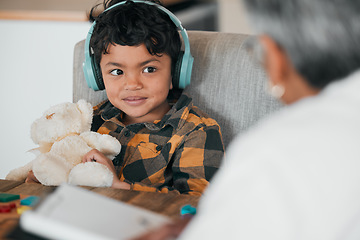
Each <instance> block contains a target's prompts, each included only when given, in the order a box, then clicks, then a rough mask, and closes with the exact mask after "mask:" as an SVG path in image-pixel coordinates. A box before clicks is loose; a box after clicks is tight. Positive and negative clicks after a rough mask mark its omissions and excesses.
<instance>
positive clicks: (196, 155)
mask: <svg viewBox="0 0 360 240" xmlns="http://www.w3.org/2000/svg"><path fill="white" fill-rule="evenodd" d="M223 156H224V146H223V142H222V137H221V133H220V128H219V126H218V125H211V126H205V127H201V128H199V129H198V130H195V131H192V132H191V133H189V135H188V136H187V137H186V138H185V139H184V141H183V143H182V144H181V145H180V146H178V147H177V149H176V151H175V153H174V155H173V162H172V163H170V164H171V166H170V167H171V170H172V172H173V186H171V187H168V186H166V187H162V188H155V187H149V186H145V185H143V184H141V183H133V184H132V186H131V189H134V190H140V191H150V192H155V191H156V192H163V193H167V192H170V191H171V192H179V193H187V194H191V195H201V194H202V193H203V191H204V190H205V188H206V187H207V185H208V183H209V180H210V179H211V178H212V177H213V175H214V174H215V172H216V171H217V170H218V168H219V167H220V163H221V161H222V158H223Z"/></svg>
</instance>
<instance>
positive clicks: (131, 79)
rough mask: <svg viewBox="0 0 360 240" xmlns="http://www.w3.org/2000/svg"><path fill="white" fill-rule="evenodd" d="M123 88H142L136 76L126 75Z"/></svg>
mask: <svg viewBox="0 0 360 240" xmlns="http://www.w3.org/2000/svg"><path fill="white" fill-rule="evenodd" d="M125 81H126V82H125V89H126V90H132V91H133V90H139V89H142V87H143V85H142V83H141V81H140V78H139V77H138V76H134V75H132V76H128V77H127V78H126V80H125Z"/></svg>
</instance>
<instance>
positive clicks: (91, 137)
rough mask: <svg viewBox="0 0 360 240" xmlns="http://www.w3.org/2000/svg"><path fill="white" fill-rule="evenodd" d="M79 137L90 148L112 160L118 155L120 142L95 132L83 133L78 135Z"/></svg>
mask: <svg viewBox="0 0 360 240" xmlns="http://www.w3.org/2000/svg"><path fill="white" fill-rule="evenodd" d="M80 137H81V138H82V139H83V140H84V141H85V142H86V143H87V144H88V145H89V146H90V147H91V148H94V149H97V150H98V151H100V152H101V153H103V154H104V155H105V156H107V157H108V158H110V159H113V158H114V157H115V156H116V155H118V154H119V153H120V150H121V145H120V142H119V141H118V140H117V139H116V138H114V137H112V136H110V135H107V134H100V133H97V132H84V133H81V134H80Z"/></svg>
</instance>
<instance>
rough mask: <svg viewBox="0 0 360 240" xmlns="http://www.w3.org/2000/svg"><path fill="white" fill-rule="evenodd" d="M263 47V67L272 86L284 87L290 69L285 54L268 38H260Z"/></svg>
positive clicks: (263, 36) (265, 36)
mask: <svg viewBox="0 0 360 240" xmlns="http://www.w3.org/2000/svg"><path fill="white" fill-rule="evenodd" d="M260 42H261V44H262V45H263V47H264V56H263V58H264V65H265V66H264V67H265V69H266V71H267V73H268V76H269V78H270V81H271V82H272V84H273V85H277V84H280V85H286V80H287V79H288V74H289V71H290V70H291V69H292V65H291V62H290V61H289V59H288V57H287V54H286V52H285V51H284V50H283V49H282V48H281V47H279V45H278V44H277V43H276V42H275V41H274V40H273V39H272V38H271V37H269V36H267V35H262V36H260Z"/></svg>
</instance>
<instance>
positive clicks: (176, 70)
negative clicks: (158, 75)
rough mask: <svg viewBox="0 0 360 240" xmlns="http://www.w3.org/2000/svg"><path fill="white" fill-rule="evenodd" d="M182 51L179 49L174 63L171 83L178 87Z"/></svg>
mask: <svg viewBox="0 0 360 240" xmlns="http://www.w3.org/2000/svg"><path fill="white" fill-rule="evenodd" d="M183 57H184V51H180V53H179V57H178V60H177V62H176V64H175V68H174V72H173V77H172V84H173V87H174V88H179V86H180V85H179V81H180V74H181V66H182V62H183Z"/></svg>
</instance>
